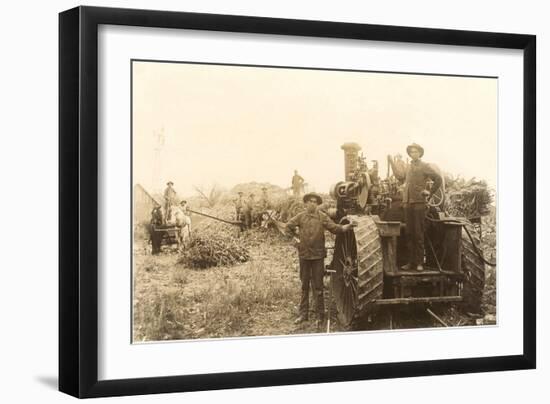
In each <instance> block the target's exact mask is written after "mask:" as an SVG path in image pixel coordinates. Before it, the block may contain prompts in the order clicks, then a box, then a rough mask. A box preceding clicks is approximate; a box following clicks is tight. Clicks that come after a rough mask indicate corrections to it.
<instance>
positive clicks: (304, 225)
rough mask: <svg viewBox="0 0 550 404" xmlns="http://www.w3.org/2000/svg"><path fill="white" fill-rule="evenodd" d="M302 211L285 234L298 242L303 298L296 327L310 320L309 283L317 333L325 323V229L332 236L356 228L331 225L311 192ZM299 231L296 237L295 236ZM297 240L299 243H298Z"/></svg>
mask: <svg viewBox="0 0 550 404" xmlns="http://www.w3.org/2000/svg"><path fill="white" fill-rule="evenodd" d="M303 200H304V203H305V208H306V209H305V211H303V212H300V213H298V214H297V215H296V216H294V217H293V218H292V219H290V220H289V221H288V223H287V232H288V233H289V234H290V235H292V236H294V238H295V241H297V242H298V243H297V245H296V247H297V248H298V256H299V258H300V280H301V283H302V296H301V299H300V314H299V317H298V318H297V319H296V321H295V322H296V323H297V324H298V323H301V322H303V321H306V320H308V319H309V285H310V282H311V285H312V289H313V294H314V298H315V306H316V311H317V328H318V329H320V328H321V327H322V324H323V322H324V320H325V304H324V300H323V299H324V298H323V275H324V272H325V257H326V256H327V252H326V249H325V229H326V230H328V231H330V232H331V233H344V232H346V231H350V230H351V229H352V228H353V227H354V226H355V224H346V225H339V224H336V223H334V222H333V221H332V220H331V219H330V218H329V217H328V216H327V215H326V214H325V213H323V212H321V211H320V210H319V209H318V206H319V205H320V204H322V203H323V199H322V198H321V196H320V195H319V194H316V193H315V192H310V193H308V194H306V195H304V198H303ZM297 229H299V234H297V231H296V230H297ZM298 237H299V239H298Z"/></svg>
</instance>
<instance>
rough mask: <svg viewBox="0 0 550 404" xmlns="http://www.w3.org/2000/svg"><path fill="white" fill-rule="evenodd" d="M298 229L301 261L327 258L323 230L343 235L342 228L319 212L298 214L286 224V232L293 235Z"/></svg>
mask: <svg viewBox="0 0 550 404" xmlns="http://www.w3.org/2000/svg"><path fill="white" fill-rule="evenodd" d="M297 227H298V228H300V235H299V238H300V243H299V244H298V246H297V248H298V254H299V256H300V258H301V259H306V260H315V259H322V258H325V257H326V256H327V251H326V249H325V229H326V230H328V231H330V232H331V233H343V232H344V229H343V226H341V225H339V224H336V223H334V222H333V221H332V220H331V219H330V217H328V216H327V215H326V214H325V213H323V212H321V211H316V212H315V213H307V212H300V213H298V214H297V215H296V216H294V217H293V218H292V219H290V220H289V221H288V223H287V231H288V232H289V233H290V234H295V232H296V228H297Z"/></svg>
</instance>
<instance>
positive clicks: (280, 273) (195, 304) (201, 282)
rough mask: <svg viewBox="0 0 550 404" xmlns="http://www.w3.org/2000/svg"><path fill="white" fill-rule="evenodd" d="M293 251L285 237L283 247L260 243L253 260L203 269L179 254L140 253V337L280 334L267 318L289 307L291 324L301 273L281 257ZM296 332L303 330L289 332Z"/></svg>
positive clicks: (137, 278)
mask: <svg viewBox="0 0 550 404" xmlns="http://www.w3.org/2000/svg"><path fill="white" fill-rule="evenodd" d="M289 253H290V254H294V255H295V252H294V251H293V249H292V248H291V247H289V246H287V245H286V244H284V242H282V241H279V245H277V246H273V245H272V246H262V247H261V248H256V249H255V259H254V260H253V261H251V262H248V263H245V264H241V265H237V266H233V267H218V268H210V269H204V270H200V271H198V270H193V269H190V268H187V267H185V266H183V265H182V264H179V263H178V262H177V256H175V255H164V256H158V257H152V256H147V255H140V254H136V266H135V285H136V288H135V296H134V339H135V340H136V341H138V342H139V341H158V340H171V339H192V338H217V337H235V336H255V335H271V334H272V333H277V331H274V329H277V326H278V325H277V324H275V325H273V326H270V325H268V324H267V325H266V324H265V323H263V321H264V320H265V318H271V317H272V316H273V313H274V312H278V311H281V310H285V313H288V314H287V317H288V319H286V320H288V322H289V323H290V324H291V320H292V318H293V312H294V306H295V304H296V302H297V299H298V297H299V280H298V276H297V273H296V272H295V270H294V269H293V265H292V264H289V261H290V262H292V260H289V259H285V260H280V259H276V258H278V257H279V254H283V255H288V254H289ZM275 318H277V315H275ZM298 331H299V330H298ZM292 332H297V331H293V330H287V331H285V333H292ZM278 334H281V332H280V331H279V332H278Z"/></svg>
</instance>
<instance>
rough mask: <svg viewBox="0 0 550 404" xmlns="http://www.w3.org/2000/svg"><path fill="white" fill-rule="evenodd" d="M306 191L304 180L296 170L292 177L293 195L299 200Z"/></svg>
mask: <svg viewBox="0 0 550 404" xmlns="http://www.w3.org/2000/svg"><path fill="white" fill-rule="evenodd" d="M303 189H304V179H303V178H302V177H301V176H300V175H299V174H298V170H294V175H293V176H292V194H293V195H294V197H295V198H299V197H300V195H301V194H302V192H303Z"/></svg>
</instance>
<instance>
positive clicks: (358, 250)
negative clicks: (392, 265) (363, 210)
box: [331, 216, 384, 327]
mask: <svg viewBox="0 0 550 404" xmlns="http://www.w3.org/2000/svg"><path fill="white" fill-rule="evenodd" d="M350 220H351V221H353V222H355V223H357V227H355V228H354V230H353V231H348V232H346V233H340V234H337V235H336V242H335V245H334V256H333V259H332V264H331V268H332V269H333V270H334V271H336V273H335V274H334V275H333V280H332V282H333V284H332V287H333V288H334V289H333V294H334V298H335V301H336V308H337V310H338V320H339V322H340V323H341V324H342V325H343V326H346V327H347V326H349V325H350V324H351V322H352V321H353V320H354V319H355V318H357V317H360V316H362V315H364V314H368V312H369V309H370V308H371V307H372V306H373V303H374V301H375V300H376V299H380V298H382V291H383V287H384V269H383V261H382V244H381V240H380V234H379V232H378V227H377V226H376V223H375V222H374V220H373V218H372V217H370V216H346V217H344V218H343V219H342V220H341V221H340V223H341V224H347V223H349V222H350Z"/></svg>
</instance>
